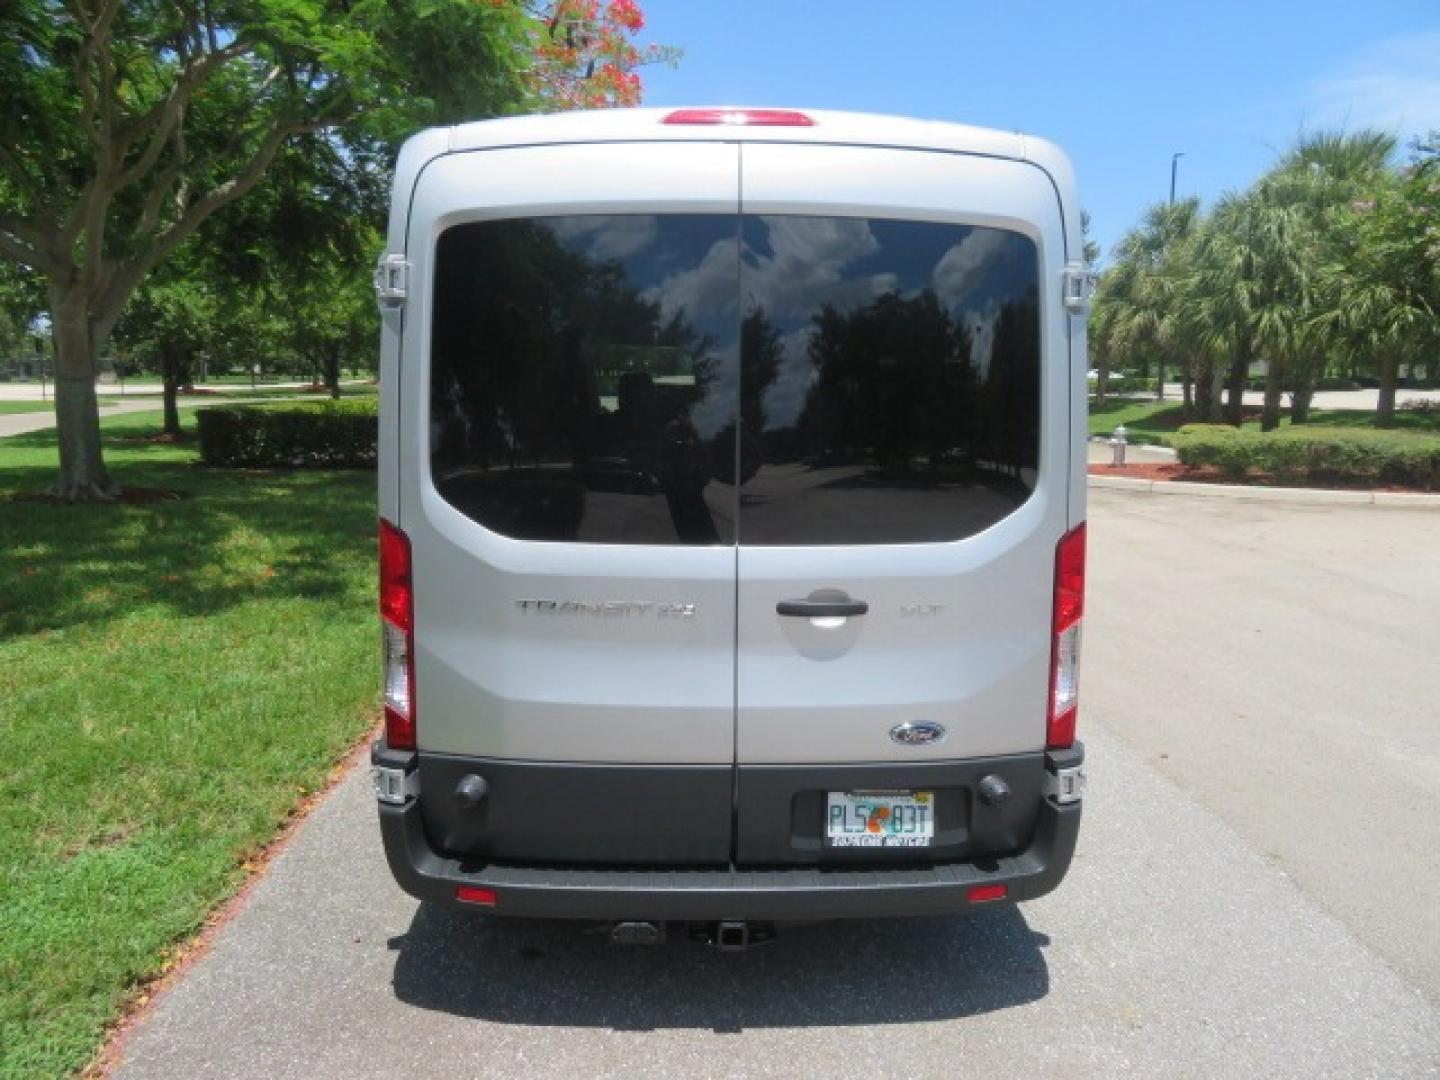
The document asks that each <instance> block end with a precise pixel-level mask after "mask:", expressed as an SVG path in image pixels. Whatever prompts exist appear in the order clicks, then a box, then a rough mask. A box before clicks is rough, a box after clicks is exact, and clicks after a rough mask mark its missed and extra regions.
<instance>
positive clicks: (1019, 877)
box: [380, 747, 1083, 920]
mask: <svg viewBox="0 0 1440 1080" xmlns="http://www.w3.org/2000/svg"><path fill="white" fill-rule="evenodd" d="M1081 753H1083V751H1079V748H1078V747H1077V751H1072V752H1067V754H1066V755H1065V762H1064V763H1065V765H1067V766H1074V765H1078V764H1079V763H1080V757H1081ZM1080 808H1081V803H1080V802H1079V801H1076V802H1071V803H1066V804H1063V805H1062V804H1059V803H1057V802H1056V801H1055V800H1054V798H1051V797H1046V798H1044V799H1043V800H1042V801H1041V806H1040V809H1039V813H1038V815H1037V817H1036V820H1035V828H1034V831H1033V834H1032V836H1031V838H1030V842H1029V844H1028V845H1027V846H1026V847H1025V849H1024V850H1022V851H1020V852H1018V853H1017V854H1013V855H1008V856H1001V857H996V858H993V859H978V860H976V861H973V862H951V863H942V864H939V865H936V866H931V867H921V868H917V867H913V866H893V867H878V868H877V867H873V866H869V867H864V868H861V867H826V868H822V869H816V868H792V869H755V870H748V869H735V868H731V869H705V868H690V867H676V868H674V869H639V870H631V869H623V870H622V869H610V868H605V867H544V866H528V865H526V866H521V865H512V864H504V863H498V862H488V863H487V862H481V861H472V860H468V859H465V860H462V859H456V858H451V857H449V856H446V855H444V854H442V853H439V852H437V851H435V850H434V848H433V847H432V846H431V844H430V841H429V839H428V838H427V836H426V832H425V826H424V821H423V818H422V814H421V807H420V802H419V800H418V799H415V798H409V799H407V800H406V801H405V802H404V803H401V804H387V803H383V802H382V803H381V804H380V833H381V837H382V840H383V842H384V846H385V856H386V858H387V860H388V861H389V864H390V870H391V872H392V873H393V874H394V875H395V880H396V881H397V882H398V883H399V885H400V887H401V888H402V889H404V890H405V891H406V892H407V893H409V894H410V895H411V896H414V897H417V898H418V899H421V900H426V901H430V902H433V903H437V904H445V905H453V906H457V907H474V905H471V904H466V903H462V902H461V901H459V900H457V899H456V890H457V889H458V888H459V887H460V886H472V887H477V888H482V889H490V890H493V891H494V893H495V898H496V902H495V904H494V906H493V907H486V908H482V909H481V910H487V911H492V912H493V913H494V914H497V915H512V916H521V917H528V918H577V919H657V920H658V919H674V920H721V919H747V920H809V919H845V918H867V917H881V916H886V917H888V916H913V915H940V914H954V913H959V912H964V911H967V910H970V909H971V908H974V907H981V906H984V903H986V902H988V901H986V902H974V901H971V900H970V898H969V894H970V890H971V889H973V888H974V887H975V886H979V885H990V886H993V885H1004V886H1005V887H1006V895H1005V899H1007V900H1033V899H1035V898H1036V897H1038V896H1043V895H1044V894H1045V893H1048V892H1050V891H1051V890H1052V889H1054V888H1055V887H1056V886H1057V885H1058V884H1059V883H1060V881H1061V879H1062V878H1063V877H1064V876H1065V872H1066V871H1067V870H1068V869H1069V866H1070V860H1071V857H1072V856H1073V855H1074V852H1075V843H1076V839H1077V837H1078V835H1079V831H1080V812H1081V809H1080Z"/></svg>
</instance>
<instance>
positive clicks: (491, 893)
mask: <svg viewBox="0 0 1440 1080" xmlns="http://www.w3.org/2000/svg"><path fill="white" fill-rule="evenodd" d="M455 899H456V900H462V901H464V902H465V903H467V904H479V905H480V906H481V907H494V906H495V901H496V900H497V899H499V897H497V896H496V895H495V890H494V889H482V888H481V887H480V886H479V885H457V886H455Z"/></svg>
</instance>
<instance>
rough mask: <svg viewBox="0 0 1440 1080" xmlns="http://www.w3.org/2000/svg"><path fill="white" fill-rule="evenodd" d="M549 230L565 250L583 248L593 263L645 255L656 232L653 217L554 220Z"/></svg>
mask: <svg viewBox="0 0 1440 1080" xmlns="http://www.w3.org/2000/svg"><path fill="white" fill-rule="evenodd" d="M549 224H550V229H551V231H552V232H554V233H555V235H556V236H557V237H559V238H560V240H562V241H563V242H564V243H565V245H566V246H567V247H570V248H576V247H582V248H584V250H585V253H586V254H587V255H589V256H590V257H591V258H592V259H596V260H598V261H600V262H608V261H609V260H611V259H624V258H628V257H629V256H631V255H634V254H636V253H637V252H640V251H644V250H645V248H647V247H649V246H650V244H651V243H653V242H654V240H655V237H656V235H657V234H658V232H659V227H658V225H657V224H656V221H655V216H654V215H653V214H619V215H615V216H609V217H606V216H586V217H562V218H553V219H551V220H550V222H549Z"/></svg>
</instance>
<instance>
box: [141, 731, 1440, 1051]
mask: <svg viewBox="0 0 1440 1080" xmlns="http://www.w3.org/2000/svg"><path fill="white" fill-rule="evenodd" d="M1094 726H1095V725H1092V727H1094ZM1091 762H1092V769H1091V771H1092V777H1093V779H1092V783H1091V790H1090V795H1089V797H1088V801H1087V806H1086V815H1087V819H1086V822H1085V826H1084V830H1083V833H1082V841H1081V848H1080V851H1079V853H1078V856H1077V859H1076V862H1075V865H1074V867H1073V869H1072V871H1071V876H1070V877H1069V879H1068V880H1067V881H1066V882H1065V883H1064V884H1063V885H1062V886H1061V888H1060V890H1059V891H1058V892H1056V893H1053V894H1051V895H1050V896H1049V897H1046V898H1044V899H1042V900H1039V901H1036V902H1033V903H1030V904H1026V905H1024V906H1023V907H1020V908H1018V909H1017V908H1014V907H1009V908H1001V909H997V910H995V911H992V912H986V913H982V914H980V915H978V916H974V917H971V918H952V919H928V920H922V921H894V922H864V923H832V924H825V925H817V926H811V927H802V928H796V929H792V930H789V931H786V932H782V935H781V936H780V938H779V939H778V940H777V941H776V942H774V943H773V944H770V945H766V946H761V947H759V948H756V949H753V950H751V951H750V952H746V953H741V954H727V953H717V952H712V951H708V950H705V949H703V948H702V947H700V946H694V945H690V944H687V943H680V942H672V943H670V944H667V945H664V946H660V947H654V948H645V947H640V948H630V949H622V948H617V947H614V946H610V945H608V944H607V943H605V941H604V940H603V939H602V938H600V937H598V936H595V935H586V934H584V933H582V932H580V931H579V930H578V929H576V928H575V927H574V926H571V925H566V924H550V923H543V922H524V923H517V924H510V923H504V922H495V921H490V920H486V919H484V918H482V917H480V916H469V915H468V914H455V913H448V912H444V911H440V910H436V909H432V908H428V907H420V906H419V905H417V904H416V903H415V902H413V901H411V900H410V899H408V898H407V897H405V896H404V895H402V894H401V893H400V892H399V891H398V890H397V889H396V888H395V887H394V885H393V884H392V883H391V882H390V880H389V878H388V876H387V871H386V868H385V864H384V860H383V857H382V855H381V853H380V850H379V844H378V841H377V837H376V828H375V822H374V806H373V800H372V796H371V794H370V792H369V790H368V785H367V782H366V778H365V777H364V776H363V775H361V774H358V773H357V774H355V775H353V776H352V777H351V778H350V779H349V780H347V781H346V782H345V783H344V785H343V786H342V787H341V788H340V789H339V791H338V793H337V794H336V796H335V797H334V798H332V799H331V800H330V801H329V802H328V803H327V804H325V805H324V806H322V807H321V809H320V810H319V811H318V812H317V814H316V815H315V817H314V818H313V819H311V821H309V822H308V823H307V824H306V826H305V827H304V828H303V829H302V830H301V831H300V833H299V834H298V835H297V837H296V839H295V842H294V843H293V845H292V846H291V847H289V848H288V849H287V850H286V851H285V852H284V853H283V854H282V855H281V856H280V857H279V859H278V860H277V861H276V862H275V863H274V865H273V867H272V869H271V872H270V875H269V877H268V878H267V879H266V880H265V881H263V882H262V883H261V885H260V887H259V888H258V889H257V890H256V891H255V893H254V894H253V897H252V900H251V902H250V903H249V905H248V906H247V907H246V909H245V910H244V911H243V912H242V913H241V914H240V916H239V917H238V918H237V919H235V921H233V922H232V923H230V924H229V925H228V926H227V927H226V928H225V929H224V930H223V931H222V932H221V933H220V935H219V937H218V939H217V941H216V943H215V946H214V949H213V951H212V952H210V953H209V955H207V956H206V957H205V958H204V959H203V960H202V961H201V962H200V963H198V964H197V965H196V966H195V967H194V968H193V970H192V971H191V972H190V973H189V974H188V976H187V977H186V978H184V979H183V980H182V981H180V982H179V983H178V984H177V985H176V986H175V987H174V988H173V989H172V990H171V991H170V992H168V993H167V994H166V995H164V996H163V997H162V999H161V1001H160V1003H159V1006H158V1008H157V1009H156V1010H155V1012H154V1013H153V1014H152V1015H151V1016H150V1017H149V1018H148V1019H147V1020H146V1021H145V1022H144V1023H143V1024H142V1025H141V1026H140V1027H139V1029H138V1030H136V1031H135V1032H134V1033H133V1034H132V1036H131V1037H130V1039H129V1040H128V1042H127V1044H126V1045H125V1047H124V1052H123V1059H122V1065H121V1068H120V1075H121V1076H123V1077H126V1078H132V1080H139V1078H145V1077H185V1078H199V1077H233V1076H265V1077H356V1076H397V1075H411V1076H418V1075H424V1076H480V1075H501V1074H506V1075H516V1074H524V1075H546V1076H614V1075H622V1074H623V1075H666V1076H702V1075H717V1074H726V1075H752V1076H772V1075H795V1074H799V1073H804V1074H805V1075H811V1076H839V1075H844V1076H856V1075H871V1076H901V1075H905V1076H941V1075H955V1074H956V1073H957V1072H963V1073H964V1074H967V1075H976V1074H981V1073H983V1072H986V1071H991V1072H995V1073H997V1074H1000V1075H1025V1074H1027V1073H1031V1072H1041V1071H1042V1070H1043V1073H1044V1074H1045V1075H1062V1074H1063V1075H1069V1076H1074V1075H1081V1076H1101V1075H1113V1074H1115V1073H1117V1072H1122V1071H1134V1072H1140V1073H1149V1074H1161V1073H1164V1074H1165V1075H1175V1076H1238V1075H1246V1076H1250V1075H1265V1076H1314V1075H1347V1076H1357V1075H1385V1076H1401V1075H1417V1074H1421V1073H1423V1072H1425V1070H1426V1069H1428V1068H1433V1067H1434V1065H1435V1063H1436V1062H1437V1060H1440V1029H1437V1021H1436V1017H1435V1015H1434V1013H1433V1012H1432V1011H1431V1010H1430V1008H1429V1007H1428V1006H1427V1005H1426V1004H1425V1003H1424V1001H1423V1000H1422V999H1421V998H1420V996H1419V995H1418V994H1416V993H1415V991H1414V990H1413V989H1411V988H1410V987H1408V986H1407V985H1406V984H1405V983H1404V982H1403V981H1402V980H1401V979H1400V978H1398V977H1397V976H1396V974H1395V973H1394V972H1393V971H1392V970H1391V969H1390V968H1389V967H1388V966H1387V965H1386V964H1385V963H1383V962H1382V961H1381V960H1379V959H1378V958H1377V957H1376V956H1375V955H1374V954H1373V953H1371V952H1370V951H1369V950H1367V949H1366V948H1364V947H1363V946H1362V945H1361V944H1360V943H1359V942H1357V941H1356V939H1355V938H1354V937H1353V936H1352V935H1351V934H1350V933H1349V932H1348V931H1347V930H1346V928H1345V927H1344V926H1343V925H1342V924H1341V923H1340V921H1339V920H1337V919H1336V918H1334V917H1333V916H1330V915H1328V914H1326V913H1325V912H1324V911H1322V910H1321V909H1320V908H1319V906H1318V905H1316V904H1314V903H1313V902H1311V901H1310V900H1308V899H1307V898H1306V897H1305V896H1304V895H1302V894H1301V892H1300V891H1299V890H1298V889H1297V888H1296V887H1295V885H1294V884H1293V882H1292V881H1290V880H1289V879H1287V878H1286V876H1285V875H1284V874H1282V873H1280V872H1279V871H1278V870H1276V869H1275V868H1274V867H1273V866H1271V865H1269V864H1268V863H1267V862H1266V861H1265V860H1264V859H1263V858H1261V857H1260V856H1258V855H1256V854H1254V853H1253V852H1251V851H1249V850H1248V849H1247V848H1246V847H1245V845H1244V844H1243V843H1242V842H1241V841H1240V839H1239V838H1238V837H1237V836H1236V835H1235V833H1234V832H1232V831H1231V830H1230V829H1229V828H1228V827H1226V826H1225V825H1224V824H1222V823H1221V822H1219V821H1218V820H1216V818H1215V817H1214V816H1213V815H1211V814H1210V813H1208V812H1207V811H1205V810H1204V809H1203V808H1202V807H1200V806H1199V805H1198V804H1197V803H1196V802H1195V801H1194V800H1193V799H1191V798H1190V797H1189V796H1188V795H1186V794H1185V793H1184V792H1182V791H1181V790H1180V789H1179V788H1177V787H1176V786H1174V785H1173V784H1171V783H1170V782H1169V781H1167V780H1165V779H1163V778H1162V777H1159V776H1157V775H1156V774H1155V773H1154V772H1153V771H1152V770H1150V769H1148V768H1147V767H1146V766H1145V765H1144V764H1143V763H1142V762H1141V761H1140V760H1139V759H1138V758H1137V757H1136V756H1135V755H1133V754H1132V753H1131V752H1129V751H1128V750H1126V749H1125V748H1124V747H1123V746H1121V745H1119V744H1118V743H1116V742H1115V741H1114V739H1112V738H1111V737H1109V736H1108V735H1103V736H1096V735H1095V734H1093V733H1092V740H1091Z"/></svg>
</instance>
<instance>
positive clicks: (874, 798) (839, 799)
mask: <svg viewBox="0 0 1440 1080" xmlns="http://www.w3.org/2000/svg"><path fill="white" fill-rule="evenodd" d="M825 842H826V843H827V844H828V845H829V846H830V847H930V846H931V845H932V844H933V843H935V793H934V792H933V791H831V792H829V793H828V795H827V797H826V807H825Z"/></svg>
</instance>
